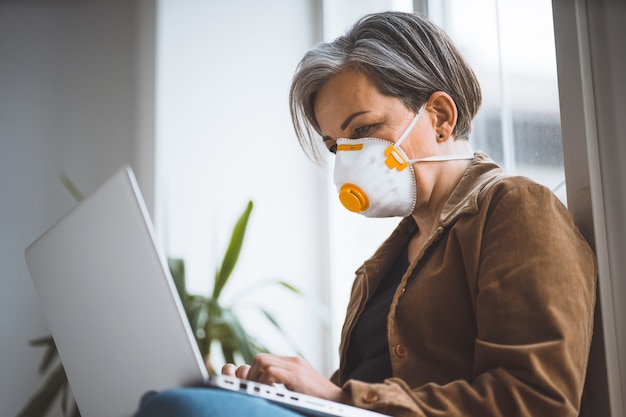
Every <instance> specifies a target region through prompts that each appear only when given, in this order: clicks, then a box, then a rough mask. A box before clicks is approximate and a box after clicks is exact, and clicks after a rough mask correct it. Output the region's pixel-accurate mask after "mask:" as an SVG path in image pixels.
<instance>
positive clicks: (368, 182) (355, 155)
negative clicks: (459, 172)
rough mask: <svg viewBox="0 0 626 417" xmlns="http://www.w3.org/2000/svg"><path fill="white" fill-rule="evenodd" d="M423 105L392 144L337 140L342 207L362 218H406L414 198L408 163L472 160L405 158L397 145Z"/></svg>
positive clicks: (337, 181)
mask: <svg viewBox="0 0 626 417" xmlns="http://www.w3.org/2000/svg"><path fill="white" fill-rule="evenodd" d="M425 106H426V105H425V104H424V105H423V106H422V107H421V108H420V109H419V111H418V112H417V114H416V115H415V117H414V118H413V120H412V121H411V124H410V125H409V126H408V127H407V128H406V130H405V131H404V133H403V134H402V136H400V138H399V139H398V140H397V142H396V143H393V142H391V141H388V140H385V139H379V138H373V137H368V138H360V139H346V138H339V139H337V143H336V144H337V149H336V158H335V171H334V177H333V180H334V182H335V185H336V186H337V191H338V192H339V200H340V201H341V203H342V204H343V206H344V207H346V208H347V209H348V210H350V211H352V212H355V213H360V214H362V215H364V216H366V217H395V216H401V217H405V216H408V215H410V214H411V213H413V210H414V209H415V203H416V199H417V187H416V182H415V171H414V170H413V166H412V164H414V163H416V162H429V161H430V162H433V161H450V160H458V159H472V158H473V157H474V155H473V154H466V155H442V156H431V157H428V158H422V159H413V160H410V159H409V158H408V156H407V155H406V153H405V152H404V151H403V150H402V149H401V148H400V144H401V143H402V142H403V141H404V140H405V139H406V137H407V136H408V135H409V133H411V131H412V130H413V126H415V124H416V123H417V121H418V120H419V118H420V116H421V114H422V112H423V111H424V108H425Z"/></svg>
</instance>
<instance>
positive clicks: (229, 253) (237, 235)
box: [213, 201, 253, 300]
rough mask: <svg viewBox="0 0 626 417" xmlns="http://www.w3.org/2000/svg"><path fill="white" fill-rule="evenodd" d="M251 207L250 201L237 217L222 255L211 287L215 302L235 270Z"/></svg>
mask: <svg viewBox="0 0 626 417" xmlns="http://www.w3.org/2000/svg"><path fill="white" fill-rule="evenodd" d="M252 207H253V204H252V201H249V202H248V205H247V207H246V209H245V210H244V212H243V213H242V214H241V216H240V217H239V220H237V223H236V224H235V227H234V229H233V232H232V235H231V238H230V244H229V245H228V249H226V253H225V254H224V260H223V261H222V266H221V268H220V269H218V270H217V272H216V273H215V283H214V286H213V298H214V299H215V300H218V299H219V296H220V294H221V293H222V290H223V289H224V286H225V285H226V282H228V278H229V277H230V274H231V273H232V272H233V269H235V265H236V264H237V259H238V258H239V253H240V252H241V246H242V245H243V238H244V235H245V233H246V227H247V226H248V219H249V218H250V212H251V211H252Z"/></svg>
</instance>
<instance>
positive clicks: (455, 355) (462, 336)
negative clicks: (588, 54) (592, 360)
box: [333, 153, 597, 417]
mask: <svg viewBox="0 0 626 417" xmlns="http://www.w3.org/2000/svg"><path fill="white" fill-rule="evenodd" d="M416 229H417V226H416V225H415V222H414V221H413V219H412V218H411V217H407V218H405V219H403V220H402V221H401V222H400V224H399V225H398V227H397V228H396V229H395V231H394V232H393V233H392V234H391V236H390V237H389V238H388V239H387V240H386V241H385V242H384V243H383V244H382V245H381V247H380V248H379V249H378V250H377V251H376V253H375V254H374V255H373V256H372V257H371V258H370V259H369V260H367V261H366V262H365V263H364V264H363V266H361V267H360V268H359V269H358V270H357V272H356V279H355V282H354V285H353V290H352V296H351V300H350V303H349V305H348V309H347V316H346V320H345V323H344V328H343V332H342V342H341V347H340V351H341V364H342V367H341V368H340V369H339V371H338V372H336V373H335V375H334V376H333V381H334V382H335V383H336V384H338V385H341V386H343V387H344V389H345V390H346V391H347V392H349V393H350V394H349V395H350V398H351V399H352V403H353V404H354V405H357V406H359V407H363V408H366V409H371V410H375V411H378V412H381V413H384V414H389V415H393V416H397V417H405V416H406V417H408V416H446V417H457V416H458V417H473V416H475V417H495V416H502V417H511V416H533V417H560V416H576V415H578V410H579V406H580V399H581V395H582V389H583V382H584V379H585V372H586V366H587V358H588V353H589V345H590V342H591V334H592V323H593V311H594V303H595V294H596V288H595V286H596V276H597V267H596V262H595V257H594V255H593V253H592V251H591V249H590V248H589V246H588V245H587V243H586V242H585V240H584V239H583V237H582V236H581V235H580V233H579V231H578V229H577V227H576V226H575V225H574V223H573V221H572V218H571V216H570V214H569V212H568V211H567V209H566V208H565V207H564V206H563V205H562V204H561V203H560V202H559V200H558V199H557V198H556V197H555V196H554V195H553V194H552V192H551V191H550V190H549V189H547V188H546V187H544V186H541V185H538V184H536V183H534V182H532V181H530V180H529V179H526V178H523V177H507V176H503V175H502V171H501V169H500V168H499V167H498V166H497V165H496V164H495V163H494V162H492V161H491V160H490V159H489V158H488V157H487V156H486V155H484V154H481V153H477V154H476V157H475V158H474V160H473V161H472V162H471V165H470V166H469V168H468V170H467V171H466V173H465V174H464V176H463V177H462V178H461V180H460V181H459V183H458V185H457V186H456V188H455V190H454V191H453V193H452V195H451V196H450V198H449V200H448V201H447V203H446V205H445V207H444V210H443V212H442V214H441V218H440V220H439V226H438V227H437V229H436V230H435V231H434V232H433V234H432V235H431V236H430V238H429V239H428V242H427V243H426V245H425V246H424V248H423V250H422V251H421V252H420V254H419V255H418V256H417V257H416V258H415V259H413V260H412V262H411V264H410V266H409V268H408V270H407V272H406V273H405V275H404V276H403V278H402V281H401V283H400V285H399V286H398V290H397V291H396V293H395V296H394V299H393V301H392V304H391V309H390V312H389V315H388V318H387V337H388V343H389V354H390V356H391V364H392V369H393V377H392V378H390V379H388V380H386V381H384V383H379V384H370V383H364V382H361V381H356V380H348V381H346V380H345V376H344V375H342V373H343V364H344V363H346V360H345V359H346V358H345V356H346V352H348V346H349V345H350V343H351V340H350V335H351V331H352V329H353V328H354V325H355V323H356V321H357V320H358V318H359V316H360V314H361V313H362V311H363V308H364V306H365V303H366V302H367V300H368V298H369V297H370V296H371V295H372V294H373V293H374V290H375V288H376V286H377V285H378V283H379V282H380V280H381V279H382V278H383V276H384V275H385V273H386V272H387V270H388V269H389V268H390V267H391V265H392V264H393V261H394V259H395V258H396V256H397V255H398V253H400V252H401V249H402V248H403V247H404V246H406V245H407V243H408V241H409V239H410V238H411V236H412V235H413V234H414V233H415V232H416Z"/></svg>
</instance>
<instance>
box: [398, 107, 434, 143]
mask: <svg viewBox="0 0 626 417" xmlns="http://www.w3.org/2000/svg"><path fill="white" fill-rule="evenodd" d="M425 108H426V103H424V104H422V107H420V108H419V110H418V111H417V114H416V115H415V117H414V118H413V120H412V121H411V124H410V125H409V127H407V128H406V130H405V131H404V133H403V134H402V136H400V138H398V140H397V141H396V143H395V144H394V145H393V146H395V147H397V148H399V147H400V144H401V143H402V142H404V139H406V137H407V136H409V133H411V130H413V126H415V123H417V121H418V120H419V118H420V116H421V115H422V112H423V111H424V109H425Z"/></svg>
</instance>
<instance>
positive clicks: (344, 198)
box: [339, 184, 369, 213]
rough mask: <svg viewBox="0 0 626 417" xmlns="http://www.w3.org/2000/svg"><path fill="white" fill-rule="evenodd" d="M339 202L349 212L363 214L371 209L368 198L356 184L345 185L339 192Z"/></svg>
mask: <svg viewBox="0 0 626 417" xmlns="http://www.w3.org/2000/svg"><path fill="white" fill-rule="evenodd" d="M339 201H341V204H343V206H344V207H345V208H347V209H348V210H350V211H351V212H354V213H361V212H363V211H365V210H367V208H368V207H369V202H368V201H367V196H366V195H365V193H364V192H363V190H361V189H360V188H359V187H357V186H356V185H354V184H344V185H342V186H341V189H340V190H339Z"/></svg>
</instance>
